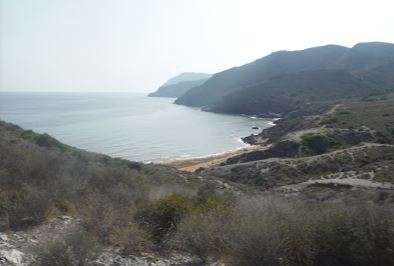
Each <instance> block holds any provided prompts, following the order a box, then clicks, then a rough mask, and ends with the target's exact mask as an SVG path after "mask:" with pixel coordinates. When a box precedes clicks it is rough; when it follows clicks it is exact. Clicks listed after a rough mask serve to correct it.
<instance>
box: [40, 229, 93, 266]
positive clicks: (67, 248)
mask: <svg viewBox="0 0 394 266" xmlns="http://www.w3.org/2000/svg"><path fill="white" fill-rule="evenodd" d="M99 249H100V248H99V245H98V244H97V241H96V239H95V238H93V237H92V236H91V235H89V234H87V232H86V231H84V230H82V229H78V228H77V229H75V231H72V232H70V233H69V234H67V235H66V236H65V237H64V239H55V240H50V241H49V242H47V243H46V244H43V245H41V246H39V247H37V248H36V249H35V254H36V263H35V264H36V265H40V266H49V265H51V266H57V265H58V266H68V265H70V266H72V265H80V266H84V265H91V264H90V262H91V260H92V259H93V258H94V257H95V256H96V254H98V251H99Z"/></svg>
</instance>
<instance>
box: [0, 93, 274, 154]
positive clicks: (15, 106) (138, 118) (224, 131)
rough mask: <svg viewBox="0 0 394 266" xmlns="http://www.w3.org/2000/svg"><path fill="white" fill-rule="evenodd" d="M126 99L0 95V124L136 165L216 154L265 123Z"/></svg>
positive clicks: (169, 100) (156, 100) (164, 102)
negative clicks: (132, 161) (13, 125)
mask: <svg viewBox="0 0 394 266" xmlns="http://www.w3.org/2000/svg"><path fill="white" fill-rule="evenodd" d="M173 101H174V99H172V98H150V97H146V96H145V95H141V94H131V93H112V94H109V93H24V92H23V93H22V92H20V93H11V92H1V93H0V119H1V120H5V121H7V122H11V123H15V124H17V125H19V126H21V127H23V128H25V129H33V130H35V131H37V132H40V133H44V132H46V133H48V134H50V135H52V136H54V137H56V138H57V139H58V140H60V141H62V142H64V143H66V144H68V145H72V146H75V147H78V148H81V149H86V150H89V151H94V152H99V153H104V154H107V155H110V156H115V157H122V158H125V159H130V160H137V161H160V160H167V159H175V158H188V157H196V156H205V155H209V154H214V153H221V152H225V151H228V150H231V149H235V148H239V147H243V146H245V144H244V143H242V141H241V140H240V138H241V137H244V136H247V135H250V134H251V133H258V132H259V130H254V129H252V127H253V126H258V127H259V128H260V129H262V128H266V127H269V126H270V125H271V122H270V120H265V119H254V118H250V117H243V116H236V115H224V114H215V113H208V112H202V111H200V110H199V109H196V108H190V107H185V106H178V105H175V104H172V102H173Z"/></svg>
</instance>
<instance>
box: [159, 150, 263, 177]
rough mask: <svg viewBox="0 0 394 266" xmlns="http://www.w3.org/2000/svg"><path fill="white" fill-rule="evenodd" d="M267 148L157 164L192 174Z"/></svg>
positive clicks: (233, 151)
mask: <svg viewBox="0 0 394 266" xmlns="http://www.w3.org/2000/svg"><path fill="white" fill-rule="evenodd" d="M267 148H269V146H268V145H265V146H263V145H251V146H246V147H243V148H238V149H235V150H231V151H227V152H224V153H221V154H217V155H216V154H215V155H208V156H204V157H194V158H189V159H176V160H169V161H162V162H159V163H161V164H165V165H170V166H174V167H176V168H177V169H178V170H181V171H188V172H194V171H195V170H197V169H198V168H200V167H210V166H215V165H219V164H221V163H222V162H224V161H226V160H227V159H228V158H230V157H233V156H236V155H240V154H243V153H247V152H251V151H258V150H265V149H267Z"/></svg>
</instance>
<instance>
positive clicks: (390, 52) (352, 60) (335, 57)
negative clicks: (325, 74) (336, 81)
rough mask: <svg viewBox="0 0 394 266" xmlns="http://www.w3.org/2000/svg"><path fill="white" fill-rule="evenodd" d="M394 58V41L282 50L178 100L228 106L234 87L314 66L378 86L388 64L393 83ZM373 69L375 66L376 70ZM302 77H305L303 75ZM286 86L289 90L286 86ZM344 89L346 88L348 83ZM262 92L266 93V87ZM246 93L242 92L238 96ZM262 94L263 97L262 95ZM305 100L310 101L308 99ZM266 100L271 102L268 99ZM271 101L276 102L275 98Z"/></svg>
mask: <svg viewBox="0 0 394 266" xmlns="http://www.w3.org/2000/svg"><path fill="white" fill-rule="evenodd" d="M393 61H394V44H389V43H362V44H357V45H355V46H354V47H352V48H346V47H343V46H336V45H327V46H321V47H315V48H309V49H305V50H301V51H279V52H275V53H272V54H270V55H268V56H266V57H263V58H261V59H259V60H256V61H255V62H252V63H250V64H246V65H243V66H240V67H236V68H231V69H228V70H225V71H223V72H220V73H217V74H215V75H213V76H212V77H211V78H210V79H209V80H208V81H207V82H205V83H204V84H203V85H201V86H200V87H196V88H193V89H191V90H190V91H189V92H187V93H186V94H185V95H184V96H182V97H180V98H178V99H177V100H176V101H175V103H177V104H183V105H188V106H199V107H202V106H203V107H205V108H206V109H207V110H210V108H211V110H215V108H216V109H223V110H224V109H225V108H223V102H224V100H223V99H224V97H226V96H227V95H229V94H231V93H232V92H234V91H238V92H241V91H243V90H244V89H245V88H246V89H249V87H251V86H259V84H261V83H264V82H267V81H269V80H270V79H271V78H275V77H277V76H284V75H287V74H294V73H305V72H308V71H313V70H330V69H331V70H333V69H335V70H343V71H346V72H348V73H349V74H352V75H355V76H357V77H359V78H362V79H363V82H365V83H368V85H369V86H370V87H371V88H377V87H378V86H379V85H380V84H377V83H376V78H375V79H374V78H373V77H376V76H377V75H379V74H378V73H379V71H377V69H379V67H384V66H386V67H384V68H385V69H386V71H388V74H387V75H386V80H385V82H388V83H389V84H387V85H386V86H387V87H390V86H391V85H392V84H391V83H390V82H391V81H390V79H391V78H390V77H391V75H390V73H392V72H391V68H390V67H389V66H390V64H391V62H393ZM373 69H375V72H374V70H373ZM369 71H371V72H369ZM368 73H371V74H368ZM372 73H374V74H372ZM300 78H303V77H301V76H300ZM284 85H285V84H284ZM261 88H264V87H263V86H262V87H261ZM283 89H285V90H288V88H286V87H285V88H283ZM344 89H346V88H345V87H344ZM256 90H257V89H256ZM261 93H262V94H264V93H265V92H264V90H262V91H261ZM242 94H243V93H238V96H240V95H242ZM245 94H246V93H245ZM277 95H279V93H278V94H277ZM309 96H312V95H309ZM259 97H260V98H261V99H262V97H261V96H259ZM221 100H223V101H222V103H221V104H220V105H221V107H220V108H219V107H216V104H217V103H218V102H220V101H221ZM302 100H303V101H304V102H306V101H307V99H302ZM240 104H242V102H240ZM262 104H267V101H265V102H263V103H262ZM269 104H271V105H272V106H273V105H275V103H274V102H273V103H269ZM272 111H273V110H272Z"/></svg>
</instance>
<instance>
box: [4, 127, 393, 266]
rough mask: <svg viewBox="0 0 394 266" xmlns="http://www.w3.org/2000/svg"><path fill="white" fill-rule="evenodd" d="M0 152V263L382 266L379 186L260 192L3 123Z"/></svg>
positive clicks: (385, 235)
mask: <svg viewBox="0 0 394 266" xmlns="http://www.w3.org/2000/svg"><path fill="white" fill-rule="evenodd" d="M386 146H387V145H386ZM386 146H385V147H386ZM387 147H388V146H387ZM0 149H1V151H2V152H1V153H0V170H1V171H0V182H1V184H0V188H1V189H0V208H1V209H0V224H1V228H0V230H1V231H2V233H0V259H1V261H2V263H3V264H4V265H23V264H24V265H148V264H149V265H169V264H171V265H240V266H241V265H282V264H283V262H286V263H285V264H288V265H327V266H328V265H391V264H392V262H393V256H392V255H393V253H392V251H393V247H394V246H393V245H394V243H393V241H392V239H393V238H394V235H393V230H392V228H393V226H394V224H393V220H394V219H393V216H394V212H393V208H392V203H393V202H394V200H393V197H394V195H393V193H391V191H390V190H379V189H376V188H373V189H371V188H368V187H367V188H365V187H364V188H363V187H361V188H357V187H355V188H353V189H351V190H349V189H348V188H342V187H340V188H338V187H335V188H330V187H329V186H328V187H327V186H323V187H311V186H308V187H307V188H305V189H303V190H300V191H299V192H298V193H296V194H294V193H293V194H289V193H288V192H287V191H284V190H283V189H281V186H282V185H283V184H289V182H285V183H283V182H280V183H277V185H272V186H270V187H271V188H272V189H269V190H267V191H265V192H261V191H258V190H255V189H254V187H253V186H250V187H249V186H248V185H236V183H233V182H231V181H226V180H227V179H228V177H227V176H224V177H223V178H221V177H215V176H213V175H209V174H206V173H205V174H204V175H202V174H197V173H186V172H180V171H177V170H176V169H174V168H171V167H166V166H161V165H154V164H148V165H147V164H142V163H137V162H131V161H127V160H122V159H117V158H111V157H108V156H105V155H101V154H96V153H90V152H86V151H83V150H79V149H76V148H73V147H70V146H68V145H65V144H62V143H60V142H59V141H57V140H56V139H54V138H52V137H51V136H49V135H47V134H37V133H35V132H33V131H31V130H23V129H21V128H19V127H17V126H14V125H11V124H8V123H5V122H0ZM388 149H390V148H388ZM388 151H389V152H388V153H387V156H388V155H390V154H391V153H392V152H391V151H390V150H388ZM377 156H378V155H377ZM379 156H385V155H384V154H381V155H379ZM376 158H377V157H376ZM379 158H380V157H379ZM387 158H388V157H387ZM357 163H358V162H357ZM357 163H356V162H355V163H354V165H356V164H357ZM365 167H369V166H368V165H366V166H365ZM214 175H216V173H214ZM282 175H287V180H292V179H293V181H291V182H290V183H292V182H299V181H303V180H305V178H306V177H307V175H305V177H303V178H300V177H299V176H293V172H292V173H290V174H288V173H285V172H282ZM302 175H303V174H302V173H300V176H302ZM281 180H282V181H283V180H286V178H281ZM234 181H236V182H238V180H234ZM327 189H328V191H327ZM344 189H345V190H344ZM322 195H325V196H324V197H323V196H322Z"/></svg>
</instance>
